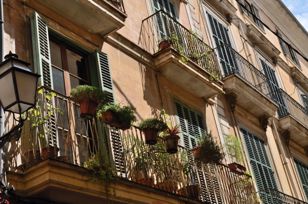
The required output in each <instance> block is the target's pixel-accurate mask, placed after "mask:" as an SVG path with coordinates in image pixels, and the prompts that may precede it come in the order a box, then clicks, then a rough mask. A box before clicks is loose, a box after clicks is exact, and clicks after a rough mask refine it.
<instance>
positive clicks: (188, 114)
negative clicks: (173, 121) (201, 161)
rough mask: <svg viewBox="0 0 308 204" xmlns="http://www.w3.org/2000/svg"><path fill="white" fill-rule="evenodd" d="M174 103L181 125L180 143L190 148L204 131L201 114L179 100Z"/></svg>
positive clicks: (195, 144)
mask: <svg viewBox="0 0 308 204" xmlns="http://www.w3.org/2000/svg"><path fill="white" fill-rule="evenodd" d="M175 105H176V110H177V115H178V119H179V122H180V126H181V132H182V138H181V140H182V144H184V147H186V148H188V149H191V148H193V147H195V146H197V141H198V139H199V138H200V137H201V136H202V135H204V133H205V130H204V126H203V119H202V116H201V114H200V113H198V112H196V111H194V110H192V109H190V108H189V107H187V106H185V105H183V104H181V103H179V102H176V103H175Z"/></svg>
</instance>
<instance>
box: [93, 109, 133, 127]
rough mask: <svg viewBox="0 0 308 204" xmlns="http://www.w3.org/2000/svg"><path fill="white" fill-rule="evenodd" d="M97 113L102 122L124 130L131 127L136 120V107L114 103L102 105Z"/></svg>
mask: <svg viewBox="0 0 308 204" xmlns="http://www.w3.org/2000/svg"><path fill="white" fill-rule="evenodd" d="M97 115H98V118H100V120H101V121H102V122H104V123H106V124H108V125H110V126H112V127H115V128H119V129H122V130H126V129H129V128H130V127H131V125H132V123H133V122H134V121H135V120H136V116H135V109H134V108H132V107H131V106H120V105H119V104H113V103H108V104H104V105H102V106H101V107H100V108H99V110H98V112H97Z"/></svg>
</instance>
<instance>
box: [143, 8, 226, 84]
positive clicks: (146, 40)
mask: <svg viewBox="0 0 308 204" xmlns="http://www.w3.org/2000/svg"><path fill="white" fill-rule="evenodd" d="M166 42H168V43H169V45H170V46H171V47H172V48H173V49H174V50H176V51H177V52H178V54H179V59H180V60H181V61H183V62H185V63H186V62H188V61H191V62H194V63H195V64H197V65H198V66H199V67H200V68H201V69H202V70H205V71H207V72H209V73H210V74H212V75H213V76H214V77H215V78H217V79H220V72H219V68H218V63H217V58H216V55H215V52H214V50H213V49H212V48H211V47H209V46H208V45H207V44H206V43H205V42H203V41H202V40H201V39H200V38H199V37H198V36H197V35H196V34H194V33H192V32H191V31H189V30H188V29H187V28H185V27H184V26H183V25H181V24H180V23H179V22H178V21H177V20H176V19H175V18H173V17H171V16H170V15H169V14H167V13H166V12H164V11H158V12H156V13H154V14H153V15H151V16H149V17H147V18H146V19H144V20H143V21H142V31H141V39H140V43H141V46H142V47H143V48H144V49H145V50H147V51H148V52H150V53H151V54H155V53H157V52H159V51H160V50H161V49H163V48H162V46H161V45H162V43H166Z"/></svg>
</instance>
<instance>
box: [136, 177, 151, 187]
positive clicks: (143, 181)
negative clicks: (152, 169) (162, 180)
mask: <svg viewBox="0 0 308 204" xmlns="http://www.w3.org/2000/svg"><path fill="white" fill-rule="evenodd" d="M136 183H139V184H142V185H146V186H151V187H153V186H154V179H153V178H139V179H136Z"/></svg>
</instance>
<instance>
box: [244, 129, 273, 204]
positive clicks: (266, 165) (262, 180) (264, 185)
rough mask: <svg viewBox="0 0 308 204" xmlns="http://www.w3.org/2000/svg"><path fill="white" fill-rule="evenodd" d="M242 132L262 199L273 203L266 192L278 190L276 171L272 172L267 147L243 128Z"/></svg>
mask: <svg viewBox="0 0 308 204" xmlns="http://www.w3.org/2000/svg"><path fill="white" fill-rule="evenodd" d="M240 131H241V134H242V135H243V137H244V141H245V145H246V149H247V151H248V156H249V160H250V165H251V168H252V171H253V175H254V180H255V182H256V184H257V188H258V191H259V194H260V197H261V199H262V201H263V202H264V203H272V198H271V197H270V196H269V197H267V194H266V191H267V190H268V189H277V185H276V180H275V175H274V171H273V170H272V167H271V164H270V161H269V158H268V156H267V152H266V145H265V143H264V142H263V141H262V140H260V139H259V138H258V137H257V136H255V135H254V134H252V133H250V132H249V131H247V130H246V129H244V128H241V129H240ZM274 203H275V202H274ZM278 203H279V202H278Z"/></svg>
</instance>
